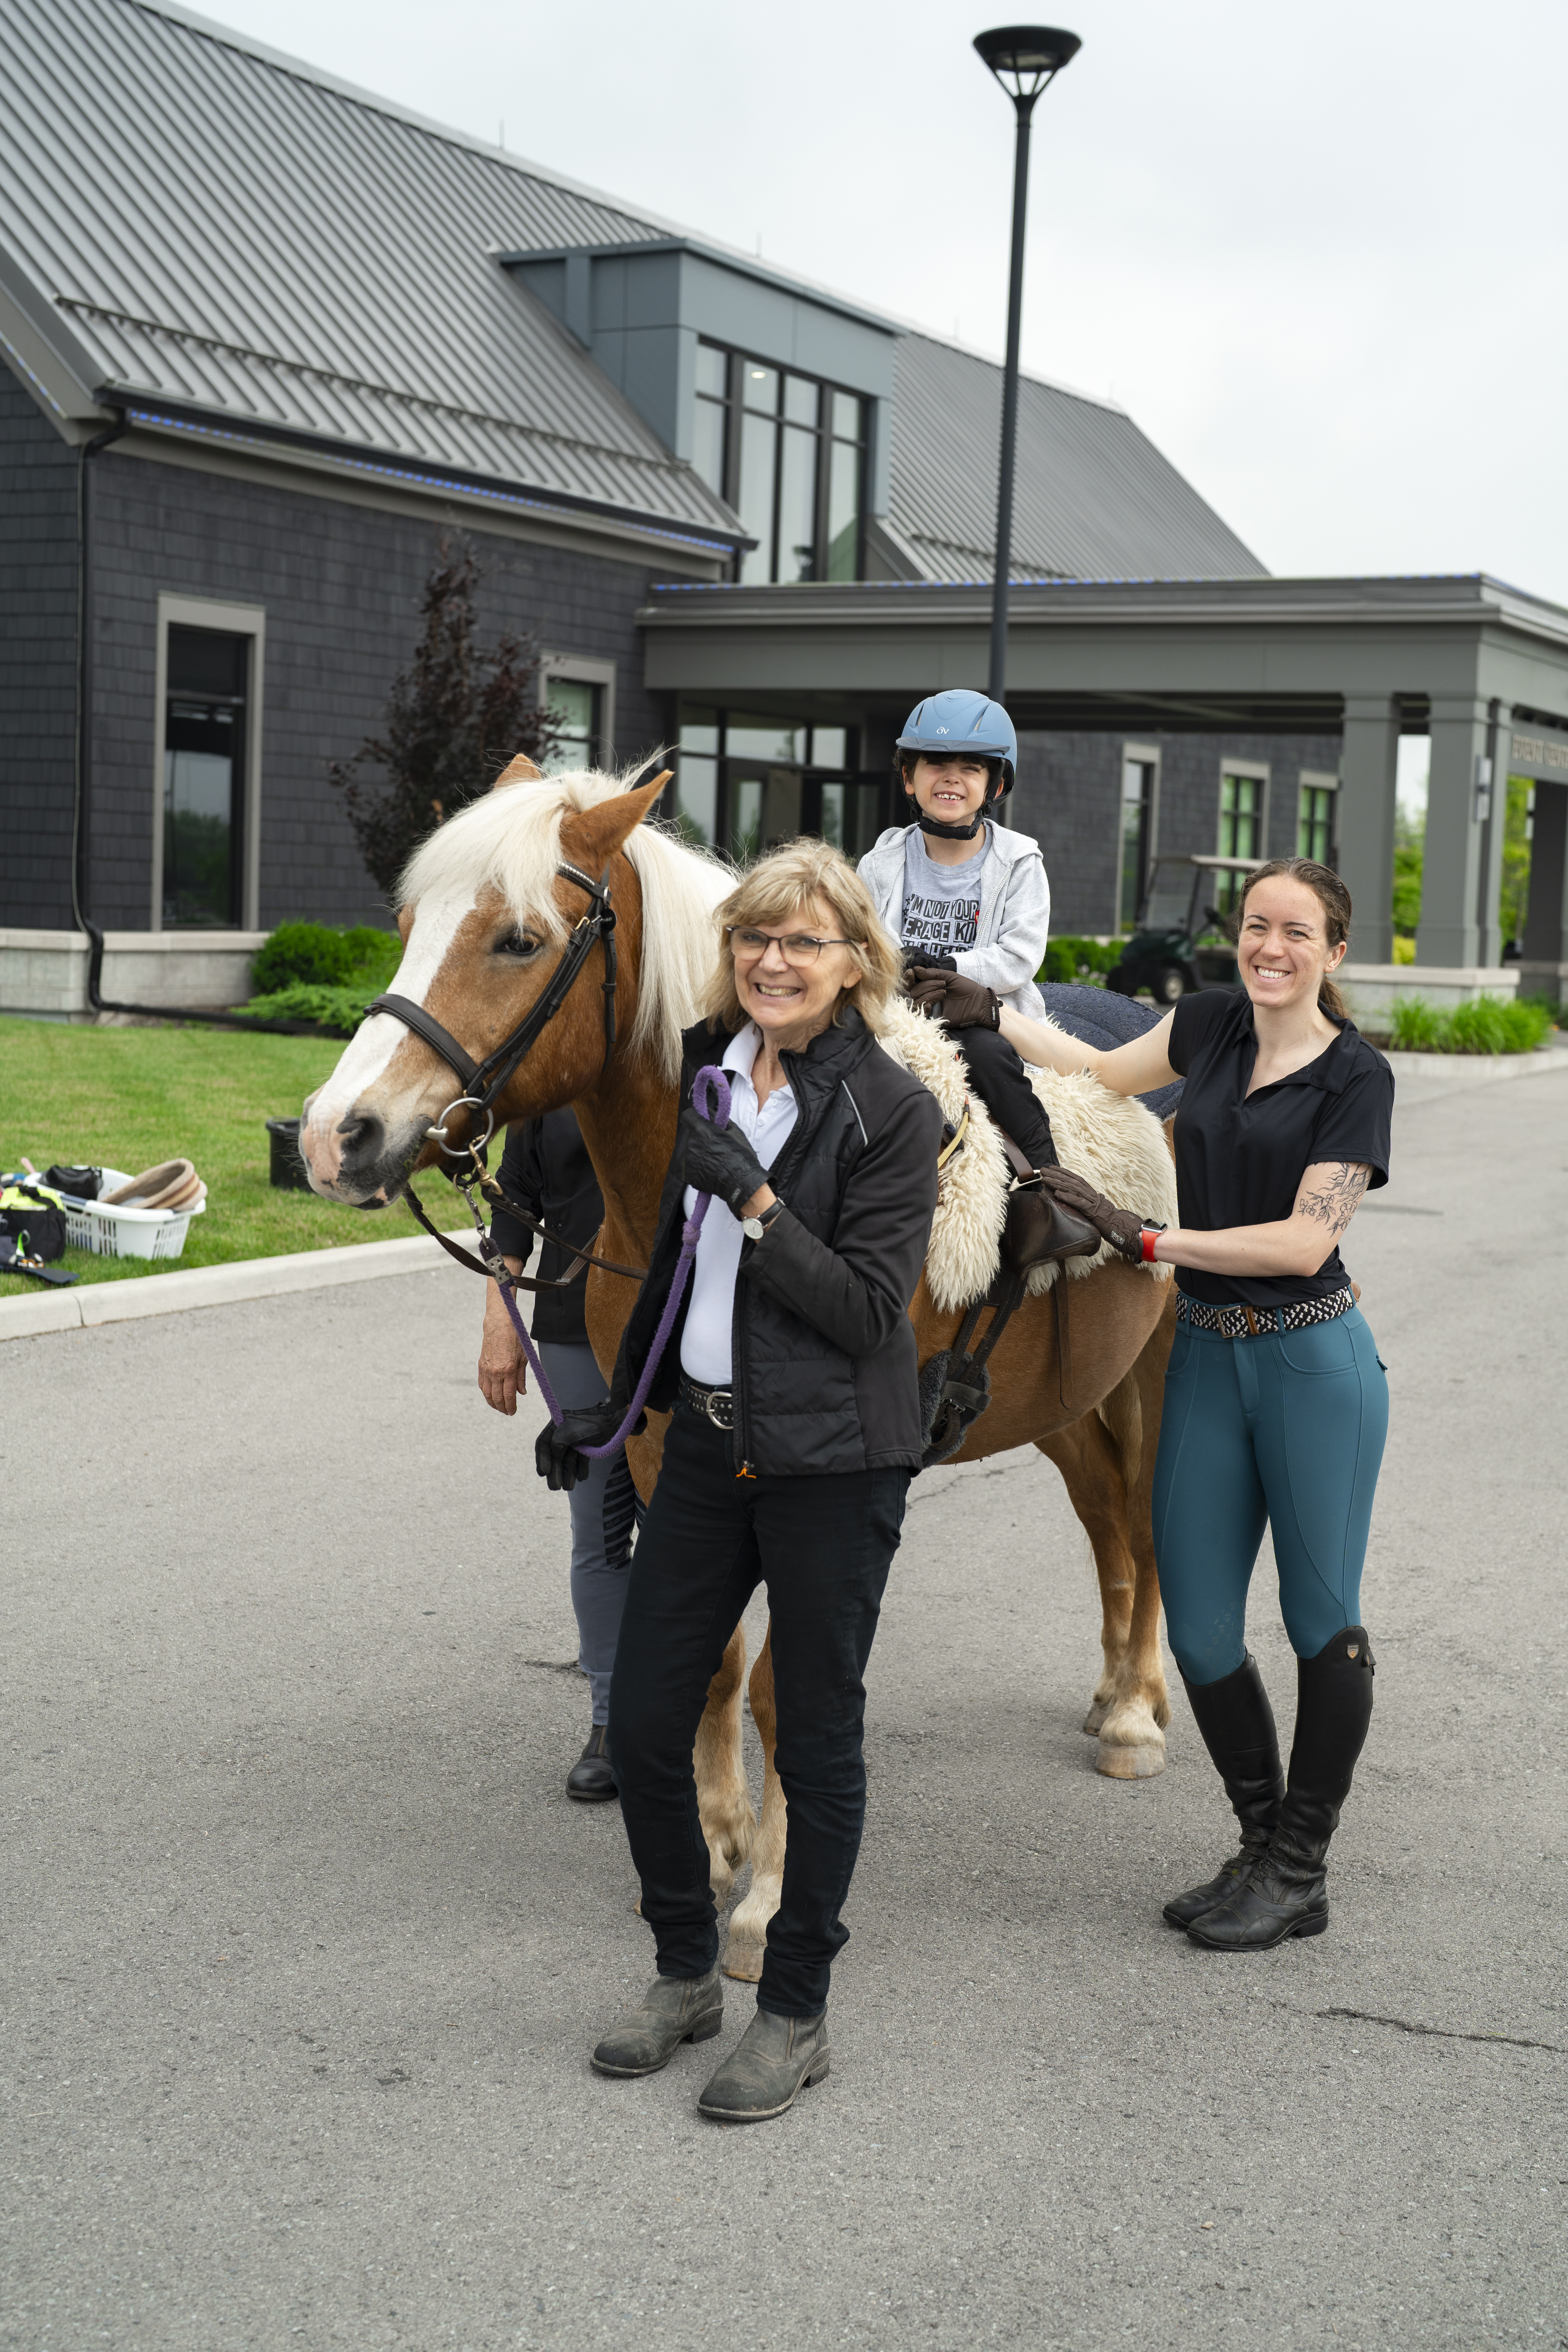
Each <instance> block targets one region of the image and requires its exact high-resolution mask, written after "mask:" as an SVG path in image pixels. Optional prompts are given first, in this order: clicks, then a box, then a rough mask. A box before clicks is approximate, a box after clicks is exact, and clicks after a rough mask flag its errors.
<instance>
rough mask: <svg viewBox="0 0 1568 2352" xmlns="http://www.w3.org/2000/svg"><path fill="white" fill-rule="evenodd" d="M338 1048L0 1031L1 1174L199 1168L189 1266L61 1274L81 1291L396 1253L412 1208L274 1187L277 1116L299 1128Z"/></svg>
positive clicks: (300, 1042) (45, 1028) (165, 1032)
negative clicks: (25, 1162)
mask: <svg viewBox="0 0 1568 2352" xmlns="http://www.w3.org/2000/svg"><path fill="white" fill-rule="evenodd" d="M342 1050H343V1048H342V1041H341V1039H338V1038H332V1037H322V1038H316V1037H268V1036H261V1037H247V1036H245V1035H243V1034H238V1033H237V1032H236V1031H233V1030H228V1029H198V1028H188V1029H172V1028H171V1029H165V1028H157V1029H88V1028H68V1027H66V1026H64V1025H63V1024H59V1023H56V1022H50V1021H7V1020H4V1019H0V1169H10V1168H16V1167H19V1166H20V1164H21V1160H22V1157H23V1155H24V1153H25V1154H26V1157H27V1158H28V1159H29V1160H31V1161H32V1163H33V1165H34V1167H35V1168H37V1169H39V1170H43V1169H45V1168H47V1167H49V1166H50V1165H51V1163H52V1162H54V1161H57V1160H58V1161H60V1162H62V1163H65V1164H77V1165H80V1164H83V1163H85V1164H88V1165H92V1164H97V1165H108V1166H109V1167H111V1168H123V1169H125V1170H126V1171H128V1172H129V1173H130V1174H131V1175H132V1176H134V1175H137V1174H139V1173H140V1171H142V1169H143V1168H151V1167H153V1166H154V1165H155V1164H156V1162H157V1161H159V1160H174V1159H176V1158H184V1159H187V1160H195V1165H196V1173H197V1174H198V1175H199V1176H202V1177H204V1178H205V1181H206V1188H207V1205H206V1213H205V1216H200V1217H194V1218H193V1219H192V1221H191V1228H190V1232H189V1234H187V1236H186V1240H185V1249H184V1256H183V1257H179V1258H175V1259H174V1260H173V1261H167V1260H162V1259H161V1260H159V1261H158V1262H157V1263H156V1264H154V1263H153V1262H152V1261H151V1260H149V1259H147V1258H133V1257H132V1258H122V1257H121V1258H116V1257H91V1256H89V1255H86V1254H85V1253H84V1252H82V1251H80V1250H68V1251H67V1253H66V1255H65V1257H64V1259H63V1260H62V1261H61V1263H62V1264H63V1265H66V1266H67V1267H68V1268H69V1270H70V1271H71V1273H73V1274H78V1275H79V1276H81V1278H82V1280H83V1281H84V1282H117V1281H122V1280H124V1279H125V1278H126V1277H127V1276H132V1277H134V1276H138V1275H152V1274H167V1273H170V1272H172V1271H174V1269H175V1268H176V1267H180V1266H192V1265H220V1264H222V1263H223V1262H224V1261H225V1260H226V1259H229V1258H242V1257H279V1256H282V1255H285V1254H286V1253H287V1252H289V1251H290V1250H308V1249H331V1248H335V1247H338V1246H341V1245H342V1244H343V1243H345V1242H384V1241H401V1240H405V1239H406V1238H407V1237H408V1236H409V1235H410V1234H413V1233H415V1232H416V1230H417V1228H416V1225H415V1223H414V1221H413V1219H412V1217H410V1215H409V1214H408V1212H407V1210H406V1209H401V1208H399V1209H394V1210H391V1211H388V1212H384V1213H381V1214H378V1215H374V1216H373V1215H367V1214H365V1213H363V1211H361V1210H357V1209H340V1208H334V1207H333V1206H332V1205H331V1203H330V1202H326V1201H318V1200H317V1199H316V1198H315V1196H314V1194H313V1193H310V1192H274V1191H273V1190H272V1187H271V1185H270V1184H269V1183H268V1180H267V1167H268V1134H267V1129H266V1126H265V1124H264V1122H265V1121H266V1120H267V1119H268V1118H297V1117H298V1116H299V1113H300V1105H301V1104H302V1103H303V1101H304V1098H305V1097H306V1096H307V1095H308V1094H309V1093H310V1089H311V1088H312V1087H317V1086H320V1084H321V1080H322V1079H323V1078H324V1077H325V1076H327V1073H328V1072H329V1071H330V1070H331V1067H332V1066H333V1065H334V1063H335V1062H336V1061H337V1059H338V1057H339V1055H341V1054H342ZM16 1292H26V1293H28V1294H30V1295H31V1296H33V1297H42V1296H43V1292H44V1286H43V1284H42V1283H37V1282H29V1281H28V1279H27V1277H26V1275H19V1274H11V1275H0V1297H8V1296H10V1295H12V1294H13V1293H16Z"/></svg>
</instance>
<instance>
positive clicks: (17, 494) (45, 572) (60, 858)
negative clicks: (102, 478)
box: [0, 367, 76, 929]
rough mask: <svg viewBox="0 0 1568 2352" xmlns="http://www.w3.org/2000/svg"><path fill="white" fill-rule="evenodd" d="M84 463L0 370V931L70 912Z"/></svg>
mask: <svg viewBox="0 0 1568 2352" xmlns="http://www.w3.org/2000/svg"><path fill="white" fill-rule="evenodd" d="M75 730H76V458H75V456H74V455H73V453H72V451H71V450H69V449H68V447H67V446H66V445H65V443H64V442H63V441H62V440H61V439H60V437H59V436H58V433H56V432H55V430H54V428H53V426H52V425H49V424H48V423H47V420H46V418H45V417H44V416H42V415H40V413H39V411H38V408H37V404H36V403H35V402H34V400H33V399H32V397H31V395H30V394H27V393H26V392H24V391H23V389H22V387H21V386H20V384H18V383H16V382H15V381H14V379H13V378H12V376H11V375H10V373H8V371H7V370H5V368H3V367H0V924H8V925H9V924H16V925H21V926H24V927H28V928H36V929H58V928H60V927H61V926H63V925H65V924H68V922H69V921H70V919H71V914H70V842H71V804H72V792H73V781H74V774H75V761H76V732H75Z"/></svg>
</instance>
